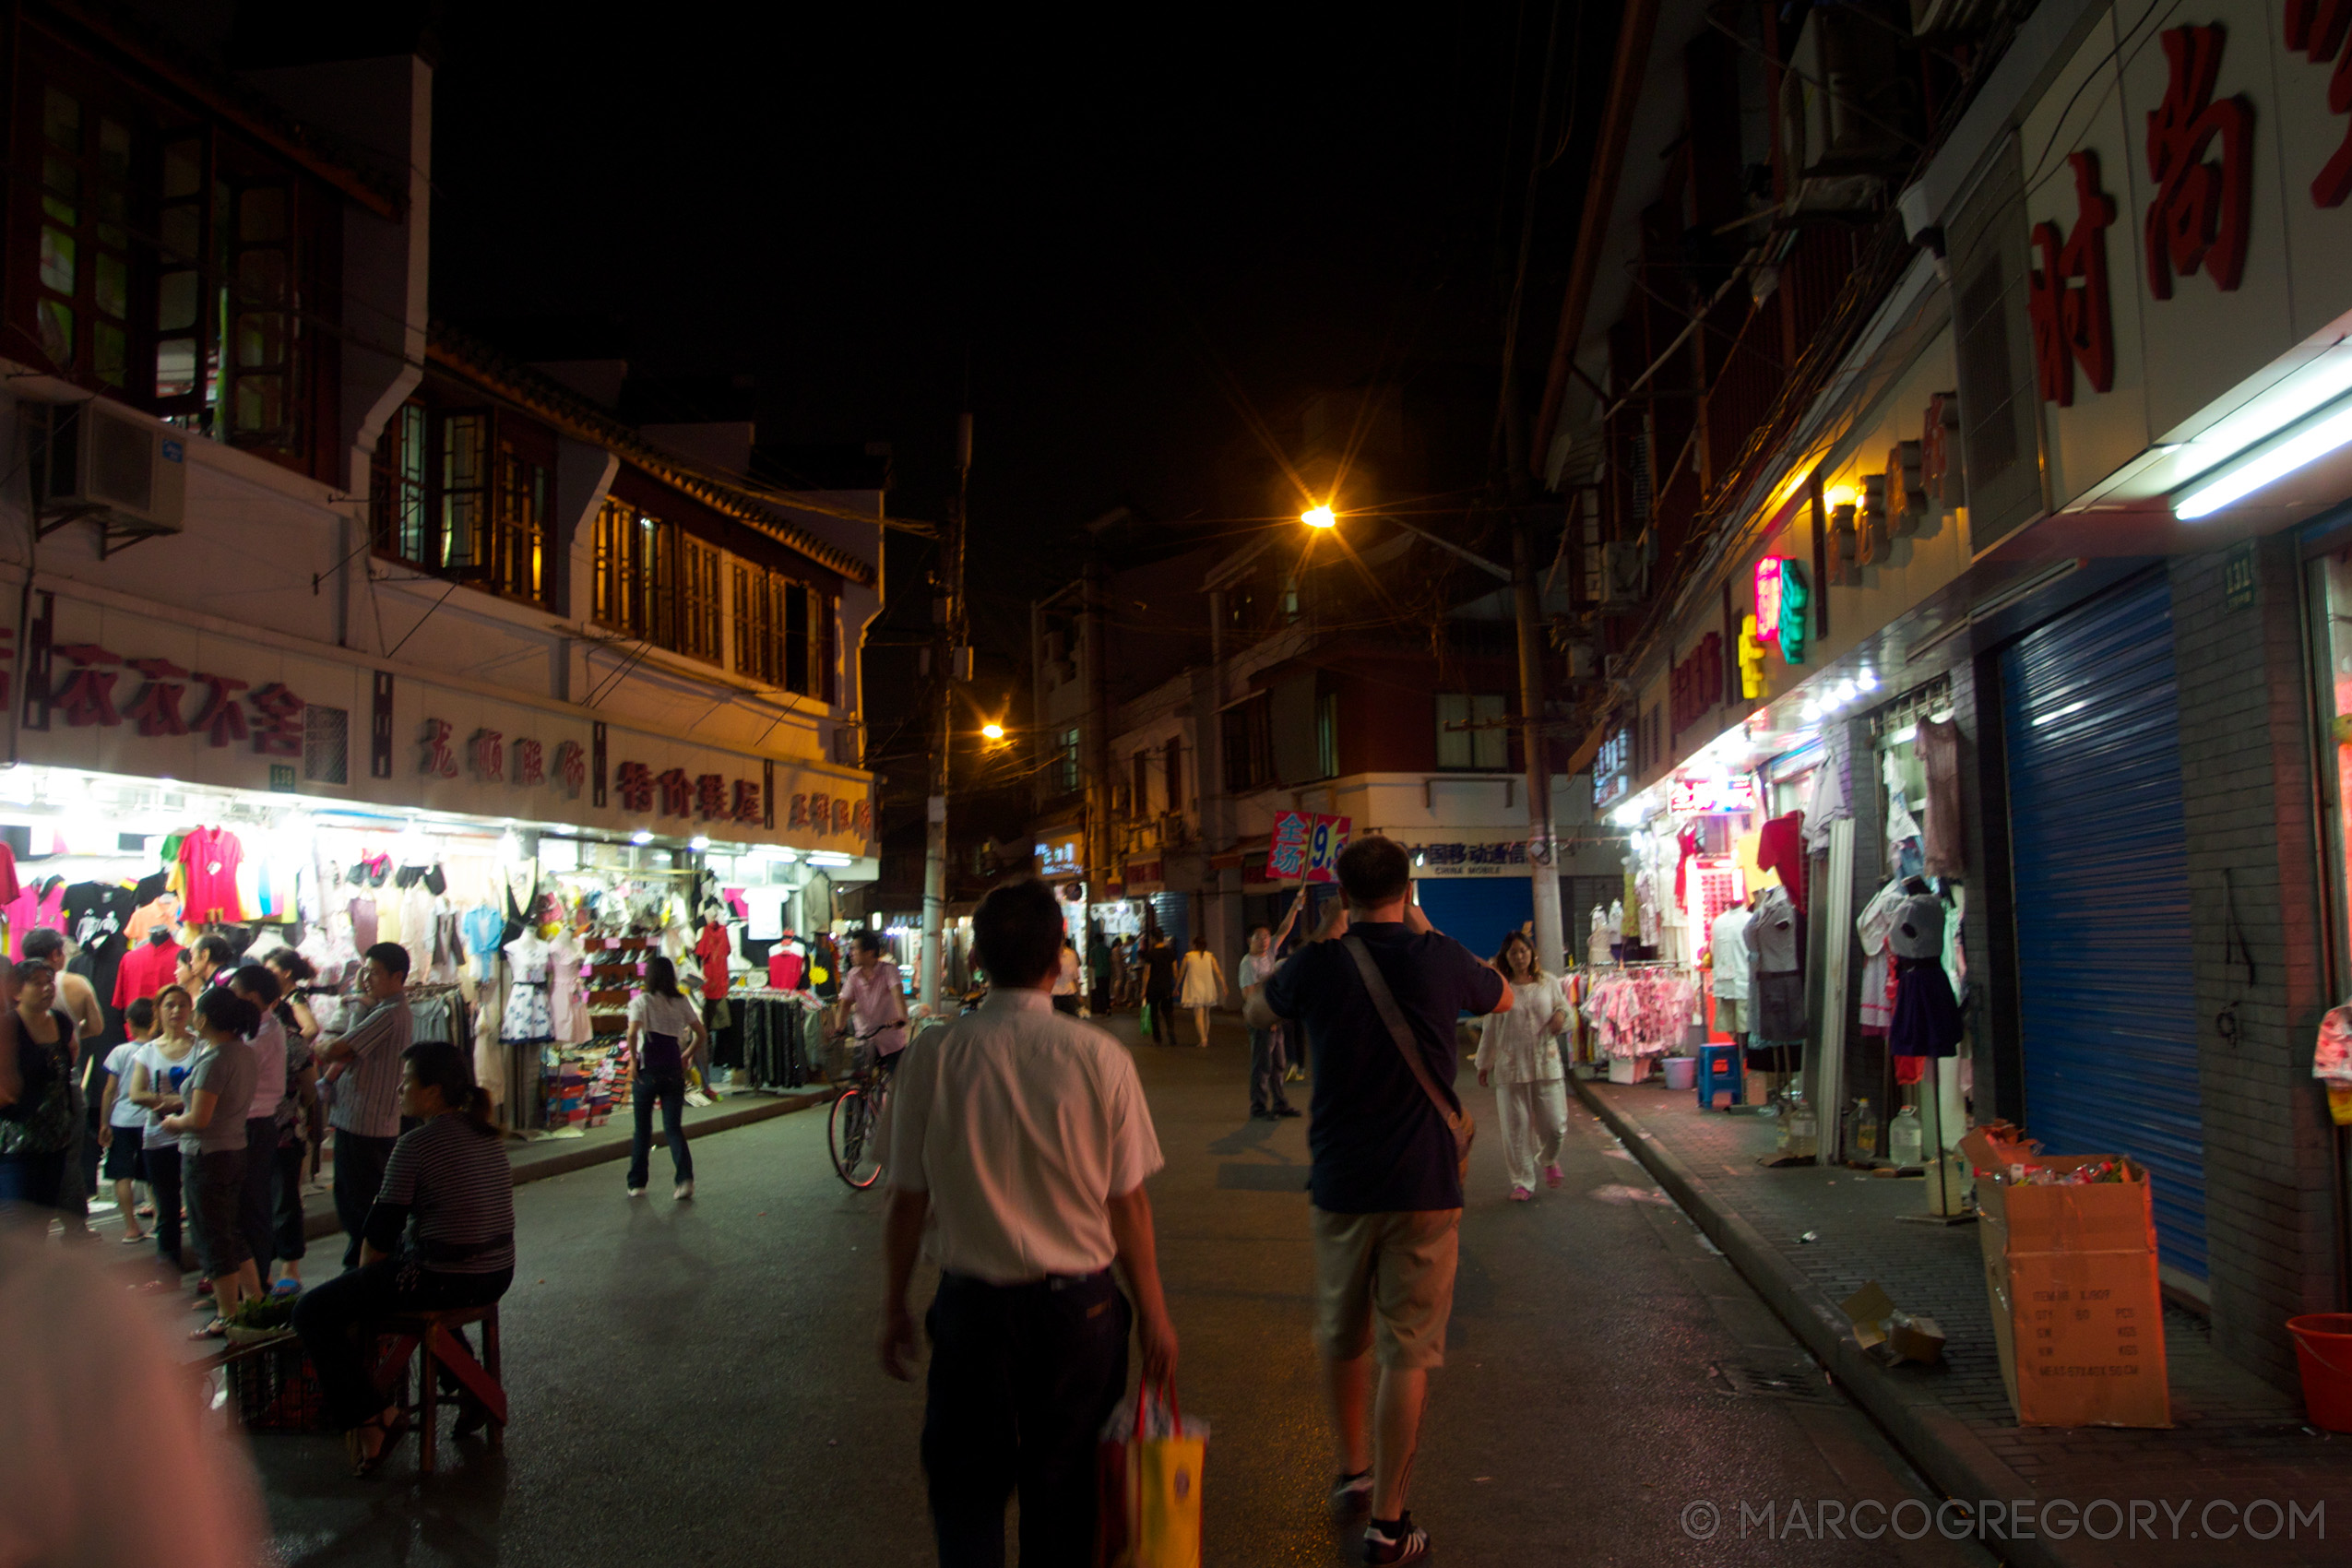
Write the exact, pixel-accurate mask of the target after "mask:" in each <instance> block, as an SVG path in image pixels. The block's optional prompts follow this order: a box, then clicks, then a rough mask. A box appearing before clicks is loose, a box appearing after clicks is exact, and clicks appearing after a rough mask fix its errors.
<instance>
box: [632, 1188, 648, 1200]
mask: <svg viewBox="0 0 2352 1568" xmlns="http://www.w3.org/2000/svg"><path fill="white" fill-rule="evenodd" d="M629 1195H630V1196H631V1197H633V1198H641V1197H643V1196H645V1189H644V1188H643V1187H632V1188H630V1189H629Z"/></svg>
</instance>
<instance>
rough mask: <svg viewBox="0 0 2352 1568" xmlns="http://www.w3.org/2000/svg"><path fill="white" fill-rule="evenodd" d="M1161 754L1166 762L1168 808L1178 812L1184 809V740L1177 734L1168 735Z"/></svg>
mask: <svg viewBox="0 0 2352 1568" xmlns="http://www.w3.org/2000/svg"><path fill="white" fill-rule="evenodd" d="M1162 754H1163V755H1164V756H1165V757H1166V759H1167V764H1168V809H1169V810H1170V811H1171V812H1180V811H1182V810H1183V809H1184V742H1183V739H1182V737H1181V736H1177V735H1170V737H1168V745H1167V748H1166V750H1165V751H1164V752H1163V753H1162Z"/></svg>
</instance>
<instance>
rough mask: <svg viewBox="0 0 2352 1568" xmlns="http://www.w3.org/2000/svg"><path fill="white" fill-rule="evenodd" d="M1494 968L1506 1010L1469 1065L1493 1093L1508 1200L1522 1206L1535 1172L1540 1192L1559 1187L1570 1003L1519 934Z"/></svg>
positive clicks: (1487, 1027)
mask: <svg viewBox="0 0 2352 1568" xmlns="http://www.w3.org/2000/svg"><path fill="white" fill-rule="evenodd" d="M1494 967H1495V968H1498V969H1501V970H1502V971H1503V978H1504V979H1505V980H1509V981H1510V982H1511V992H1512V999H1511V1010H1510V1011H1509V1012H1507V1013H1490V1014H1488V1015H1487V1017H1486V1023H1485V1024H1484V1025H1483V1026H1482V1028H1480V1030H1479V1053H1478V1055H1477V1056H1476V1057H1475V1058H1474V1059H1473V1060H1474V1061H1475V1063H1476V1064H1477V1067H1478V1070H1479V1083H1480V1084H1482V1085H1491V1086H1492V1087H1493V1089H1494V1109H1495V1113H1496V1116H1497V1118H1498V1119H1499V1120H1500V1121H1501V1122H1502V1123H1503V1165H1504V1167H1505V1168H1506V1169H1507V1170H1509V1171H1510V1174H1511V1201H1512V1202H1513V1203H1522V1204H1523V1203H1526V1201H1527V1200H1528V1199H1529V1198H1532V1197H1534V1196H1535V1195H1536V1171H1537V1170H1538V1168H1540V1169H1541V1170H1542V1171H1543V1181H1544V1185H1545V1186H1547V1187H1557V1186H1558V1185H1560V1182H1561V1176H1560V1145H1561V1141H1562V1139H1563V1138H1565V1137H1566V1136H1567V1135H1568V1087H1567V1083H1566V1081H1565V1078H1564V1077H1563V1075H1562V1072H1561V1067H1560V1037H1561V1035H1562V1033H1563V1032H1564V1031H1565V1030H1566V1029H1567V1028H1568V999H1567V998H1566V997H1565V996H1563V995H1562V994H1561V991H1560V985H1559V982H1558V981H1556V980H1553V979H1552V978H1551V977H1550V975H1547V974H1545V973H1544V972H1543V969H1542V968H1541V967H1540V966H1538V964H1537V963H1536V950H1535V947H1534V945H1533V944H1530V943H1529V942H1528V941H1527V939H1526V937H1524V936H1522V935H1520V934H1519V933H1518V932H1512V933H1511V936H1510V938H1509V940H1507V941H1506V942H1504V943H1503V951H1502V952H1500V953H1498V954H1496V955H1495V956H1494Z"/></svg>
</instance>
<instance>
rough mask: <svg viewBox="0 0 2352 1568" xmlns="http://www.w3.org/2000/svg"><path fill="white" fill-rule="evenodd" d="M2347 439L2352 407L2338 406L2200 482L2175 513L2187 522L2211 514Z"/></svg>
mask: <svg viewBox="0 0 2352 1568" xmlns="http://www.w3.org/2000/svg"><path fill="white" fill-rule="evenodd" d="M2346 442H2352V407H2344V408H2338V409H2336V410H2334V411H2333V412H2331V413H2329V414H2328V415H2327V416H2326V417H2325V418H2323V419H2321V420H2319V421H2318V422H2315V423H2313V424H2310V425H2309V426H2307V427H2306V428H2304V429H2303V430H2301V431H2299V432H2297V433H2296V434H2293V435H2291V436H2289V437H2287V439H2286V440H2284V441H2281V442H2279V443H2278V444H2277V445H2274V446H2271V447H2269V448H2267V449H2265V450H2263V451H2262V452H2260V453H2257V454H2256V455H2255V456H2253V457H2249V458H2247V459H2246V460H2244V461H2242V462H2239V463H2238V464H2236V465H2234V466H2233V467H2231V468H2230V469H2229V470H2228V471H2227V472H2226V473H2224V474H2222V475H2221V476H2220V477H2219V478H2218V479H2215V480H2214V481H2212V482H2210V483H2207V484H2203V485H2199V486H2198V487H2197V488H2196V489H2194V490H2192V491H2191V492H2189V493H2188V494H2186V495H2184V496H2182V497H2181V498H2180V501H2179V502H2177V503H2176V504H2175V505H2174V506H2173V508H2172V511H2173V515H2174V516H2175V517H2180V519H2181V520H2182V521H2184V522H2193V521H2195V520H2196V519H2197V518H2199V517H2209V516H2211V515H2212V514H2213V513H2215V512H2218V511H2220V510H2221V509H2222V508H2223V507H2224V506H2227V505H2230V504H2231V503H2232V502H2235V501H2239V500H2242V499H2244V498H2245V497H2246V496H2249V495H2251V494H2252V493H2254V492H2255V491H2258V490H2260V489H2262V488H2263V486H2264V485H2267V484H2273V483H2275V482H2277V481H2279V480H2282V479H2285V478H2286V477H2287V475H2288V474H2291V473H2293V472H2294V471H2295V470H2296V469H2300V468H2304V467H2306V466H2308V465H2310V464H2311V463H2315V462H2317V461H2318V460H2319V459H2320V458H2322V457H2326V456H2327V455H2328V454H2329V453H2330V452H2333V451H2334V450H2335V449H2336V448H2337V447H2339V446H2342V445H2345V444H2346Z"/></svg>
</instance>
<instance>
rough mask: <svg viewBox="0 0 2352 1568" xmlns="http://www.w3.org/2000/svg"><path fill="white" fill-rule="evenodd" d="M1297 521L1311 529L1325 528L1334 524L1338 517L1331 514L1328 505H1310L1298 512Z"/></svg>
mask: <svg viewBox="0 0 2352 1568" xmlns="http://www.w3.org/2000/svg"><path fill="white" fill-rule="evenodd" d="M1299 521H1301V522H1302V523H1304V524H1306V525H1307V527H1309V528H1311V529H1327V528H1332V527H1334V526H1336V524H1337V523H1338V521H1339V519H1338V518H1336V517H1333V516H1332V515H1331V508H1330V507H1328V506H1310V507H1308V508H1307V509H1306V510H1305V511H1303V512H1301V513H1300V514H1299Z"/></svg>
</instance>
